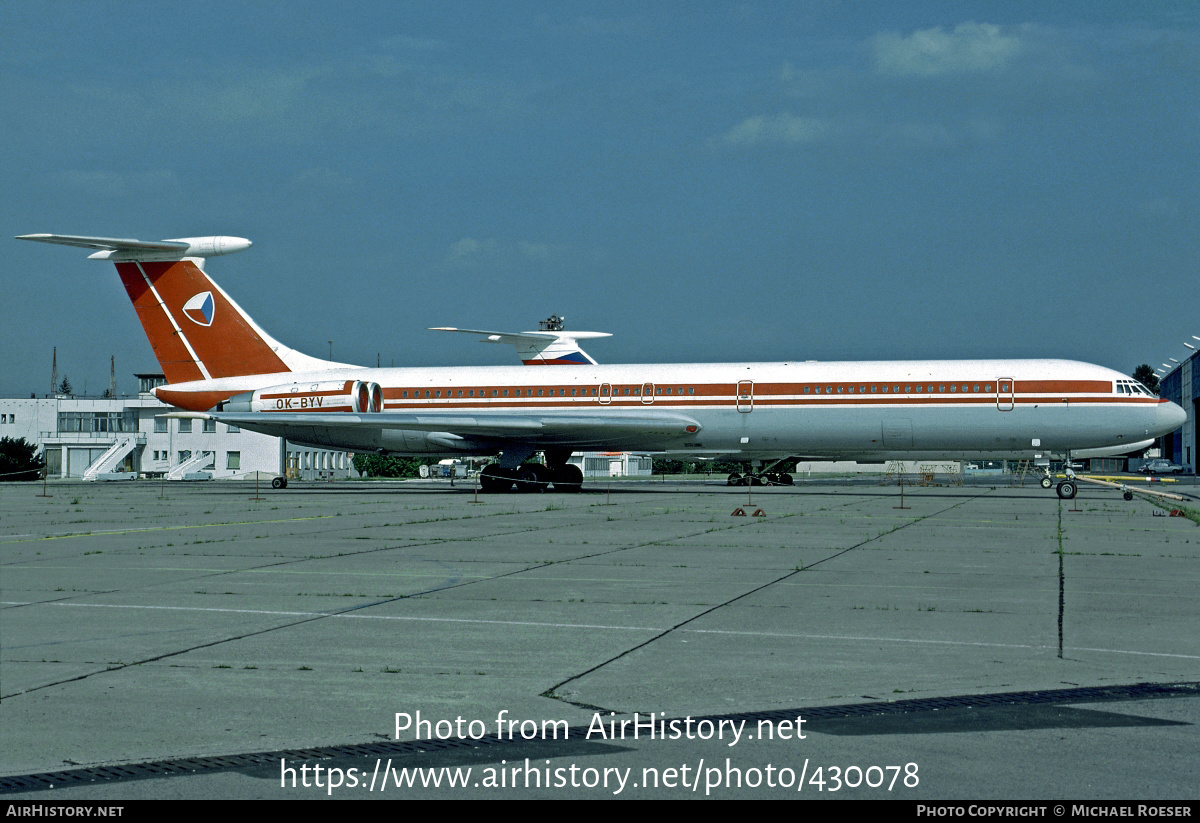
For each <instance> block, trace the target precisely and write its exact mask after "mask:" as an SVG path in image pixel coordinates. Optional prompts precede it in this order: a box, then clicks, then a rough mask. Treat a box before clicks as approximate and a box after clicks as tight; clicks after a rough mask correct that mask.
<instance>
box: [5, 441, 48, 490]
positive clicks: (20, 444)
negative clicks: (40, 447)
mask: <svg viewBox="0 0 1200 823" xmlns="http://www.w3.org/2000/svg"><path fill="white" fill-rule="evenodd" d="M36 452H37V445H36V444H34V443H30V442H28V441H27V440H25V438H23V437H21V438H16V439H14V438H12V437H3V438H0V480H37V479H38V473H39V472H40V471H41V468H42V458H41V456H40V455H37V454H36Z"/></svg>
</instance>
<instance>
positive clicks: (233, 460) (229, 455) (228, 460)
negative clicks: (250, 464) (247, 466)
mask: <svg viewBox="0 0 1200 823" xmlns="http://www.w3.org/2000/svg"><path fill="white" fill-rule="evenodd" d="M241 467H242V453H241V452H225V468H227V469H235V470H236V469H240V468H241Z"/></svg>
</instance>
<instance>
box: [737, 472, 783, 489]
mask: <svg viewBox="0 0 1200 823" xmlns="http://www.w3.org/2000/svg"><path fill="white" fill-rule="evenodd" d="M725 485H727V486H793V485H795V481H794V480H793V479H792V476H791V475H790V474H788V473H786V472H762V473H759V474H755V473H754V472H749V473H747V474H738V473H737V472H733V473H732V474H730V475H729V478H728V479H727V480H726V481H725Z"/></svg>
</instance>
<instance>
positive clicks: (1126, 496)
mask: <svg viewBox="0 0 1200 823" xmlns="http://www.w3.org/2000/svg"><path fill="white" fill-rule="evenodd" d="M1122 497H1124V498H1125V499H1126V500H1132V499H1133V492H1125V494H1124V495H1122Z"/></svg>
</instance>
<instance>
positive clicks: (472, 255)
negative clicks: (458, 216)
mask: <svg viewBox="0 0 1200 823" xmlns="http://www.w3.org/2000/svg"><path fill="white" fill-rule="evenodd" d="M568 252H569V248H568V247H567V246H564V245H560V244H555V243H532V242H529V241H526V240H521V241H517V242H502V241H500V240H496V239H495V238H487V239H486V240H476V239H475V238H473V237H464V238H462V239H461V240H458V241H456V242H454V243H451V244H450V250H449V251H448V252H447V253H446V257H445V262H446V264H447V265H449V266H451V267H453V268H457V269H478V268H483V267H485V266H486V267H488V268H492V269H505V270H511V269H521V268H525V267H527V266H529V265H530V264H533V263H536V264H558V263H560V262H561V261H563V260H564V259H566V257H567V255H568Z"/></svg>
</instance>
